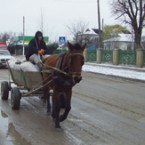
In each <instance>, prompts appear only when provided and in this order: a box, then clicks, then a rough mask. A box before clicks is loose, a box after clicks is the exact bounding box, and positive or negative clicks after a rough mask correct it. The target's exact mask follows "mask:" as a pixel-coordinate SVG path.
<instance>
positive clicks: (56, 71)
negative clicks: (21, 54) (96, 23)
mask: <svg viewBox="0 0 145 145" xmlns="http://www.w3.org/2000/svg"><path fill="white" fill-rule="evenodd" d="M67 45H68V52H66V53H64V54H60V55H57V54H56V55H55V54H54V55H51V56H49V57H47V58H46V59H44V60H42V63H43V66H44V67H45V68H46V72H43V73H42V74H43V78H42V76H41V72H40V71H38V70H37V71H32V68H33V66H34V65H33V64H32V67H31V68H30V69H29V70H27V68H28V65H26V66H25V67H22V68H21V67H20V69H17V68H16V69H15V68H14V69H13V67H10V66H8V68H9V71H10V74H11V78H12V81H9V82H8V81H4V82H2V83H1V96H2V99H3V100H7V99H8V96H9V91H10V90H11V104H12V108H13V109H19V107H20V99H21V97H23V96H30V95H31V96H32V95H33V96H34V95H40V94H42V93H43V94H44V96H43V97H44V99H45V100H47V112H51V115H52V117H53V119H54V120H55V127H56V128H59V127H60V122H62V121H64V120H65V119H66V118H67V116H68V113H69V111H70V109H71V96H72V88H73V86H75V85H76V84H77V83H79V82H80V81H81V79H82V76H81V71H82V66H83V64H84V56H83V51H84V49H85V47H86V44H84V45H80V44H78V43H76V44H73V45H72V44H71V43H69V42H68V43H67ZM29 63H30V62H29ZM15 65H16V64H15ZM23 68H25V69H24V70H23ZM52 72H53V73H52ZM51 82H52V83H51ZM12 83H14V84H16V85H17V86H15V87H13V86H12ZM50 89H52V90H53V94H52V102H51V104H52V105H50V96H49V90H50ZM51 106H52V107H51ZM62 107H63V110H64V111H63V113H62V112H60V110H61V108H62Z"/></svg>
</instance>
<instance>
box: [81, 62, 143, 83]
mask: <svg viewBox="0 0 145 145" xmlns="http://www.w3.org/2000/svg"><path fill="white" fill-rule="evenodd" d="M83 71H88V72H94V73H99V74H105V75H111V76H118V77H123V78H127V79H134V80H139V81H145V68H138V67H135V66H125V65H111V64H96V63H88V62H87V63H85V65H84V66H83Z"/></svg>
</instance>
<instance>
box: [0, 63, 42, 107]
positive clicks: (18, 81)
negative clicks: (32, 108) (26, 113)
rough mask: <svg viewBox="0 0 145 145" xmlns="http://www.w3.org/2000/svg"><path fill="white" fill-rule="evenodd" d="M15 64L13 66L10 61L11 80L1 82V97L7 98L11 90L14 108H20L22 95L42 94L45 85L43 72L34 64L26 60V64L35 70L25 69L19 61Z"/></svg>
mask: <svg viewBox="0 0 145 145" xmlns="http://www.w3.org/2000/svg"><path fill="white" fill-rule="evenodd" d="M14 65H15V67H11V66H10V64H9V63H8V70H9V73H10V77H9V81H2V82H1V98H2V100H7V99H8V97H9V92H11V93H10V95H11V106H12V109H19V107H20V100H21V98H22V97H28V96H40V95H42V94H43V90H42V88H43V87H44V85H43V79H42V75H41V72H40V71H38V70H37V68H36V69H34V68H35V66H34V65H33V64H31V63H30V62H25V66H26V65H30V66H31V68H32V67H33V69H32V70H33V71H28V70H23V68H21V66H20V65H21V64H17V62H15V64H13V66H14Z"/></svg>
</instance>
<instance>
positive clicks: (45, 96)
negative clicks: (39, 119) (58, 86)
mask: <svg viewBox="0 0 145 145" xmlns="http://www.w3.org/2000/svg"><path fill="white" fill-rule="evenodd" d="M43 91H44V92H43V99H44V101H46V102H47V113H48V114H49V113H50V112H51V104H50V93H49V87H48V86H46V87H45V88H44V90H43Z"/></svg>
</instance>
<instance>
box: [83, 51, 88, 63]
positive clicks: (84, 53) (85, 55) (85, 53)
mask: <svg viewBox="0 0 145 145" xmlns="http://www.w3.org/2000/svg"><path fill="white" fill-rule="evenodd" d="M83 55H84V58H85V61H87V48H86V49H84V52H83Z"/></svg>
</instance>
